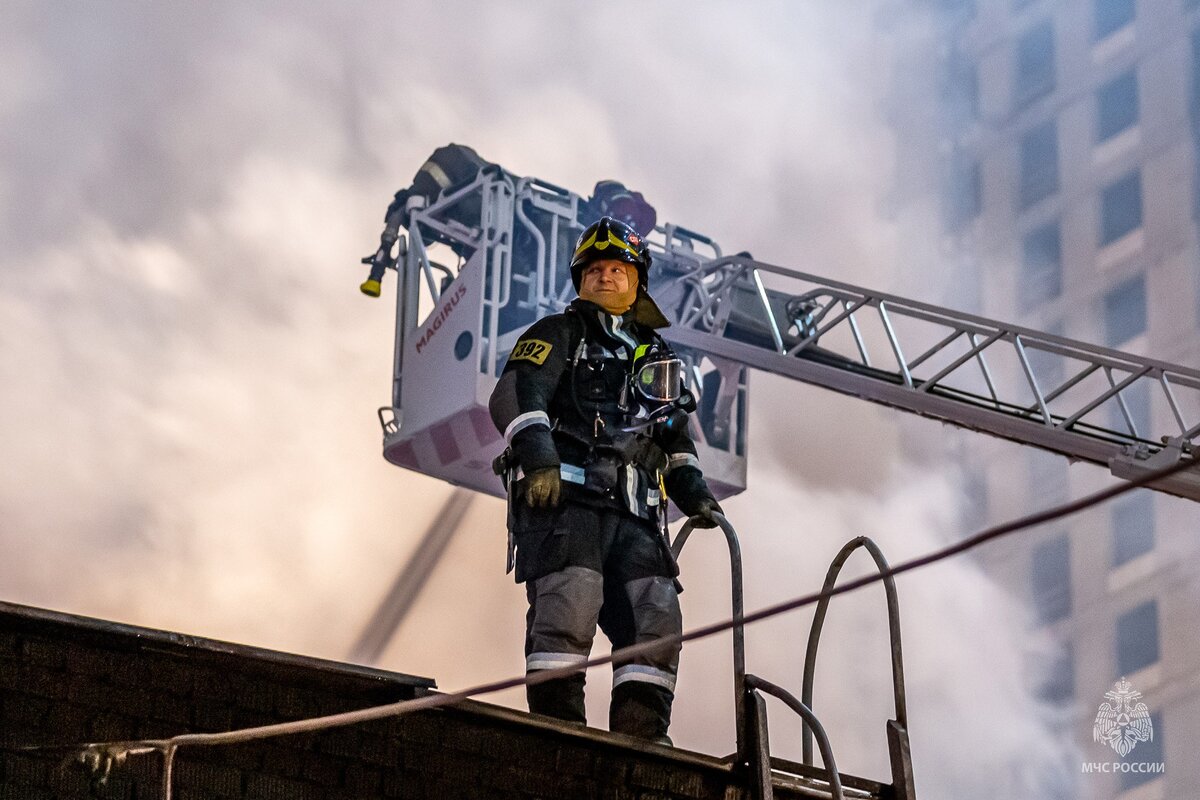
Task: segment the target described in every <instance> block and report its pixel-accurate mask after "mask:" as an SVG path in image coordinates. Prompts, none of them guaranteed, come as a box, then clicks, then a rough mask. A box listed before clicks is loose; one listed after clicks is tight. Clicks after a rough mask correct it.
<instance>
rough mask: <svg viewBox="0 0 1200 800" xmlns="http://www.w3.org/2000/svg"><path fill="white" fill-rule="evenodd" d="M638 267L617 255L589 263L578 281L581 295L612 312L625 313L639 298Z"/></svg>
mask: <svg viewBox="0 0 1200 800" xmlns="http://www.w3.org/2000/svg"><path fill="white" fill-rule="evenodd" d="M637 281H638V277H637V267H635V266H634V265H633V264H629V263H627V262H625V261H621V260H620V259H616V258H603V259H600V260H598V261H593V262H592V263H590V264H588V265H587V266H586V267H585V268H584V270H583V276H582V277H581V279H580V281H579V296H580V297H582V298H583V299H584V300H588V301H591V302H593V303H595V304H596V305H598V306H600V307H601V308H603V309H604V310H605V311H608V312H609V313H612V314H622V313H624V312H625V311H627V310H628V309H629V307H630V306H631V305H633V301H634V300H635V299H636V298H637Z"/></svg>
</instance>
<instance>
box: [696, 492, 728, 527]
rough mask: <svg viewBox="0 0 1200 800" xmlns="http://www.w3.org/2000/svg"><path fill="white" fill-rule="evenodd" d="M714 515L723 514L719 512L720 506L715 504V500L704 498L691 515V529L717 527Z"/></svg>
mask: <svg viewBox="0 0 1200 800" xmlns="http://www.w3.org/2000/svg"><path fill="white" fill-rule="evenodd" d="M714 513H716V514H723V513H724V512H723V511H721V506H720V505H718V504H717V501H716V500H713V499H712V498H711V497H706V498H704V499H703V500H701V501H700V502H699V503H697V504H696V508H695V511H694V512H693V513H692V527H693V528H715V527H717V520H716V519H715V518H714V517H713V514H714Z"/></svg>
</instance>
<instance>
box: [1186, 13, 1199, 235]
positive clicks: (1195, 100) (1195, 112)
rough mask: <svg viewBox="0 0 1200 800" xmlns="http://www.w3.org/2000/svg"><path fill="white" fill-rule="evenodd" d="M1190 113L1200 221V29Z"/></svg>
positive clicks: (1196, 215)
mask: <svg viewBox="0 0 1200 800" xmlns="http://www.w3.org/2000/svg"><path fill="white" fill-rule="evenodd" d="M1188 89H1189V94H1190V97H1189V98H1188V112H1189V114H1188V115H1189V117H1190V118H1191V121H1192V147H1193V149H1194V151H1195V154H1196V157H1195V159H1193V160H1194V161H1195V162H1196V168H1195V171H1194V172H1193V174H1192V219H1195V220H1200V28H1197V29H1196V30H1194V31H1192V76H1191V80H1190V81H1189V86H1188Z"/></svg>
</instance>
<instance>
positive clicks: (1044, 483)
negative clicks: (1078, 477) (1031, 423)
mask: <svg viewBox="0 0 1200 800" xmlns="http://www.w3.org/2000/svg"><path fill="white" fill-rule="evenodd" d="M1025 452H1026V458H1027V459H1028V466H1027V468H1026V475H1027V476H1028V478H1029V506H1030V507H1031V508H1049V507H1051V506H1056V505H1059V504H1061V503H1065V502H1067V498H1068V496H1069V495H1070V486H1069V484H1068V482H1067V462H1066V460H1064V459H1063V458H1062V457H1061V456H1059V455H1057V454H1055V453H1047V452H1046V451H1045V450H1038V449H1037V448H1033V447H1029V448H1026V451H1025Z"/></svg>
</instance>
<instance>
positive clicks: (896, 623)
mask: <svg viewBox="0 0 1200 800" xmlns="http://www.w3.org/2000/svg"><path fill="white" fill-rule="evenodd" d="M860 547H861V548H863V549H865V550H866V551H867V552H868V553H870V554H871V558H873V559H874V560H875V566H876V567H877V568H878V570H879V571H880V572H881V573H886V572H887V570H888V562H887V559H886V558H884V557H883V552H882V551H881V550H880V549H879V546H878V545H877V544H875V542H873V541H871V540H870V539H868V538H867V537H866V536H859V537H857V538H855V539H852V540H850V541H849V542H847V543H846V544H845V545H844V546H843V547H842V549H841V550H840V551H838V554H837V555H836V556H835V557H834V559H833V561H832V563H830V565H829V570H828V572H827V573H826V574H825V583H824V585H823V586H822V587H821V592H822V593H825V592H828V591H829V590H830V589H832V588H833V587H834V585H835V584H836V583H837V579H838V575H839V574H840V573H841V571H842V566H843V565H844V564H845V563H846V560H847V559H848V558H849V557H850V555H851V554H852V553H853V552H854V551H855V550H857V549H858V548H860ZM883 589H884V593H885V595H886V597H887V610H888V630H889V634H890V641H891V655H892V695H893V700H894V701H895V707H896V722H898V723H899V724H900V726H901V727H903V728H904V729H905V730H907V729H908V706H907V702H906V700H905V691H904V653H903V650H902V648H901V644H900V603H899V600H898V599H897V597H896V579H895V578H894V577H892V576H891V575H888V576H886V577H885V578H884V579H883ZM828 608H829V598H828V597H822V598H821V599H820V601H818V602H817V608H816V612H815V613H814V614H813V621H812V627H811V628H810V629H809V634H808V648H807V650H806V652H805V654H804V688H803V690H802V692H801V698H802V701H803V703H804V705H805V706H807V707H808V708H810V709H811V708H812V702H813V682H814V678H815V674H816V668H817V648H818V646H819V645H820V643H821V630H822V628H823V627H824V625H825V613H826V611H827V610H828ZM803 761H804V763H805V764H807V765H809V766H811V765H812V732H811V731H810V730H809V728H808V727H807V726H805V728H804V756H803Z"/></svg>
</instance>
